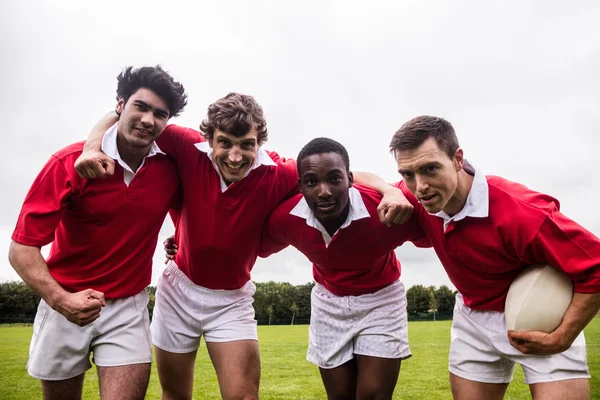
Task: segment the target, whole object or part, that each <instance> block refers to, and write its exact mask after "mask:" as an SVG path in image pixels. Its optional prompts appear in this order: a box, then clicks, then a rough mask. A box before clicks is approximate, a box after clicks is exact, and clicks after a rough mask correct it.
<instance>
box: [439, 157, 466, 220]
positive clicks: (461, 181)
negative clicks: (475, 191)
mask: <svg viewBox="0 0 600 400" xmlns="http://www.w3.org/2000/svg"><path fill="white" fill-rule="evenodd" d="M472 186H473V175H470V174H468V173H467V172H465V170H464V169H461V170H460V171H459V172H458V183H457V185H456V192H454V195H453V196H452V198H451V199H450V201H448V204H446V207H444V212H445V213H446V214H448V215H449V216H451V217H452V216H454V215H456V214H458V213H459V212H460V210H462V209H463V208H464V207H465V204H466V203H467V198H468V197H469V193H470V192H471V187H472Z"/></svg>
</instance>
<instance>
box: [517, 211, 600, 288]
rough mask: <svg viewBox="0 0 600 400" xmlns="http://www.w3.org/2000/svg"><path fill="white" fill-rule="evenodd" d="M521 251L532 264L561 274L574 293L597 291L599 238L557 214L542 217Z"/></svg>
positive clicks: (599, 257)
mask: <svg viewBox="0 0 600 400" xmlns="http://www.w3.org/2000/svg"><path fill="white" fill-rule="evenodd" d="M524 251H525V257H526V258H527V257H530V258H531V259H532V260H534V261H535V263H547V264H549V265H552V266H554V267H555V268H558V269H560V270H562V271H564V272H565V273H566V274H567V275H568V276H569V277H570V278H571V280H572V281H573V284H574V288H575V291H576V292H578V293H596V292H600V239H598V238H597V237H596V236H594V235H593V234H592V233H591V232H589V231H587V230H586V229H585V228H583V227H582V226H580V225H579V224H577V223H576V222H574V221H573V220H571V219H569V218H567V217H566V216H564V215H563V214H562V213H561V212H559V211H554V212H552V213H550V214H549V215H548V216H547V217H546V219H545V220H544V222H543V223H542V225H541V226H540V229H539V230H538V232H537V235H535V237H534V239H533V241H532V242H531V243H530V245H529V246H528V247H527V248H526V249H525V250H524Z"/></svg>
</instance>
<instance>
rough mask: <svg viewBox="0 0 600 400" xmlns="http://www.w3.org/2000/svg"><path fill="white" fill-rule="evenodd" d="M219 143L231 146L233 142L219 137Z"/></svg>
mask: <svg viewBox="0 0 600 400" xmlns="http://www.w3.org/2000/svg"><path fill="white" fill-rule="evenodd" d="M219 145H220V146H221V147H224V148H229V147H231V142H230V141H228V140H223V139H219Z"/></svg>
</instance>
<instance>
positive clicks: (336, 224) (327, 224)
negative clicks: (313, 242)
mask: <svg viewBox="0 0 600 400" xmlns="http://www.w3.org/2000/svg"><path fill="white" fill-rule="evenodd" d="M349 212H350V202H348V204H346V207H344V210H343V211H342V212H341V213H340V215H339V216H338V217H337V218H334V219H330V220H328V221H321V220H319V222H320V223H321V225H323V227H324V228H325V230H326V231H327V233H329V236H331V237H333V235H334V234H335V233H336V232H337V230H338V229H340V226H342V224H343V223H344V221H346V218H348V213H349Z"/></svg>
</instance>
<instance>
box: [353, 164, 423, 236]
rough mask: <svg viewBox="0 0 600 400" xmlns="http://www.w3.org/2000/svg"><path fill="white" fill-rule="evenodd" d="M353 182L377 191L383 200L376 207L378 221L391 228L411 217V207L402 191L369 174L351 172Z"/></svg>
mask: <svg viewBox="0 0 600 400" xmlns="http://www.w3.org/2000/svg"><path fill="white" fill-rule="evenodd" d="M353 175H354V180H355V181H356V183H360V184H362V185H365V186H369V187H371V188H373V189H375V190H376V191H378V192H379V193H380V194H381V195H382V196H383V198H382V199H381V203H379V206H378V207H377V214H379V220H380V221H381V222H382V223H384V224H386V225H387V226H391V225H392V224H403V223H405V222H406V221H408V219H409V218H410V216H411V215H412V212H413V206H412V204H410V202H409V201H408V200H407V199H406V196H404V194H403V193H402V191H401V190H400V189H398V188H396V187H394V186H392V185H389V184H388V183H386V182H385V181H384V180H383V179H381V178H380V177H378V176H377V175H374V174H372V173H370V172H353Z"/></svg>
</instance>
